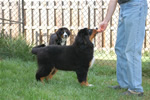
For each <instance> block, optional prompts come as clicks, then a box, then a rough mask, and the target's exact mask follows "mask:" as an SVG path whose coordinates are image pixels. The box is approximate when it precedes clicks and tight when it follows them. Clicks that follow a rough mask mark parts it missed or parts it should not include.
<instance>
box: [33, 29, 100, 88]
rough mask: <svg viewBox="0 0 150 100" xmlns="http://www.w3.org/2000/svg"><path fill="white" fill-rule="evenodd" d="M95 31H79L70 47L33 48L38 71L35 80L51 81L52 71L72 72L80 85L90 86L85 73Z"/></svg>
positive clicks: (91, 53) (89, 61)
mask: <svg viewBox="0 0 150 100" xmlns="http://www.w3.org/2000/svg"><path fill="white" fill-rule="evenodd" d="M97 33H98V32H97V30H94V29H93V30H91V29H87V28H84V29H81V30H80V31H79V32H78V34H77V36H76V38H75V41H74V43H73V44H72V45H70V46H59V45H49V46H45V45H44V44H42V45H39V46H36V47H33V48H32V53H33V54H35V55H36V56H37V63H38V70H37V72H36V80H37V81H41V82H43V80H44V79H47V80H48V79H51V78H52V76H53V75H54V74H55V73H53V72H56V71H54V70H57V69H58V70H65V71H74V72H76V74H77V79H78V81H79V83H80V84H81V85H85V86H92V85H91V84H89V83H88V82H87V73H88V69H89V66H90V64H91V60H92V58H93V51H94V50H93V43H92V42H91V41H92V39H93V38H94V37H95V36H96V34H97Z"/></svg>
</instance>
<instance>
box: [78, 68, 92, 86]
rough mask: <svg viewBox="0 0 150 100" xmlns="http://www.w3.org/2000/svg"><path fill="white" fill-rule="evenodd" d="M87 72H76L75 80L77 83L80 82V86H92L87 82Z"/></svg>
mask: <svg viewBox="0 0 150 100" xmlns="http://www.w3.org/2000/svg"><path fill="white" fill-rule="evenodd" d="M87 72H88V70H87V71H81V70H80V71H77V72H76V74H77V78H78V81H79V82H80V84H81V86H93V85H92V84H89V83H88V81H87Z"/></svg>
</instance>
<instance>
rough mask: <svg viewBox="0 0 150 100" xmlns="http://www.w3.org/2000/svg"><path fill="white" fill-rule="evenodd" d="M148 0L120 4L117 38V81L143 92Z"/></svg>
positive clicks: (125, 86)
mask: <svg viewBox="0 0 150 100" xmlns="http://www.w3.org/2000/svg"><path fill="white" fill-rule="evenodd" d="M147 9H148V7H147V1H146V0H131V1H129V2H127V3H124V4H121V5H120V15H119V23H118V32H117V40H116V45H115V52H116V54H117V81H118V83H119V85H120V86H121V87H122V88H128V90H133V91H136V92H143V87H142V65H141V51H142V45H143V40H144V37H145V21H146V16H147Z"/></svg>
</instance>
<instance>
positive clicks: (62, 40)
mask: <svg viewBox="0 0 150 100" xmlns="http://www.w3.org/2000/svg"><path fill="white" fill-rule="evenodd" d="M70 34H71V32H70V31H69V29H68V28H65V27H62V28H59V29H58V30H57V31H56V33H54V34H51V36H50V41H49V45H66V42H67V38H68V37H69V36H70Z"/></svg>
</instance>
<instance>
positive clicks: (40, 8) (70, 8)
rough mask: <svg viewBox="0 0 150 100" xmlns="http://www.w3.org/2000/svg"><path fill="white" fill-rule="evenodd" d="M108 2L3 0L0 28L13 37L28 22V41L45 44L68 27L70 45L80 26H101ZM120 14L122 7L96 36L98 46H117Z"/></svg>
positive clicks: (147, 44) (147, 41)
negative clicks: (52, 34) (57, 31)
mask: <svg viewBox="0 0 150 100" xmlns="http://www.w3.org/2000/svg"><path fill="white" fill-rule="evenodd" d="M108 2H109V0H24V6H20V5H21V4H22V2H21V0H8V1H7V0H0V30H2V29H3V30H4V31H5V32H7V33H9V34H10V36H18V34H19V33H20V34H21V32H22V31H23V30H22V23H24V35H25V37H26V40H27V41H28V42H29V43H32V44H41V43H47V42H48V41H49V36H50V34H51V33H54V32H55V31H56V30H57V29H58V28H60V27H67V28H68V29H70V30H71V32H72V34H71V36H70V39H69V40H68V44H71V43H72V42H73V41H74V37H75V36H76V33H77V32H78V30H79V29H81V28H83V27H88V28H95V27H99V24H100V22H101V21H102V20H103V19H104V17H105V14H106V12H107V7H108ZM148 2H150V0H148ZM21 9H23V10H21ZM23 12H24V13H23ZM148 12H149V11H148ZM22 15H23V17H22ZM118 15H119V6H117V9H116V11H115V13H114V15H113V17H112V19H111V21H110V24H109V26H108V28H107V30H106V31H105V32H103V33H99V34H98V35H97V37H96V38H95V46H96V48H97V49H102V48H106V49H107V50H110V49H111V48H113V47H114V44H115V41H116V33H117V24H118ZM149 17H150V15H149V14H148V16H147V22H146V30H145V31H146V37H145V41H144V45H143V48H146V49H149V48H150V34H149V32H150V30H149V28H148V27H149V25H150V20H149ZM22 18H24V20H23V19H22Z"/></svg>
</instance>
